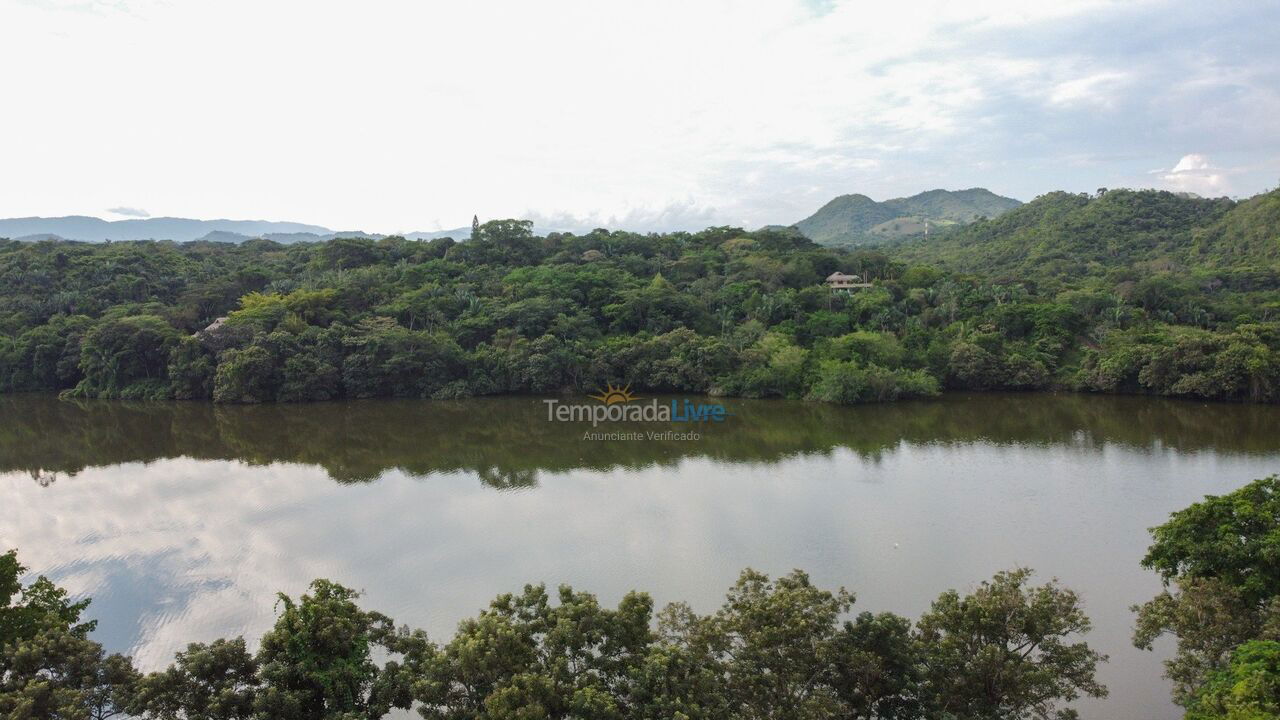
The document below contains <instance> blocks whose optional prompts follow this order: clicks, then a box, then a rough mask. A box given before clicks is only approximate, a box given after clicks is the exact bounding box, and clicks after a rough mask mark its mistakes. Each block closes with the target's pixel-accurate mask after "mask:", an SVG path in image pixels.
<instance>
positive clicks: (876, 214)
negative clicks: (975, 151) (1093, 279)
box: [796, 188, 1022, 247]
mask: <svg viewBox="0 0 1280 720" xmlns="http://www.w3.org/2000/svg"><path fill="white" fill-rule="evenodd" d="M1021 204H1022V203H1020V202H1018V201H1017V200H1014V199H1013V198H1007V197H1001V196H999V195H996V194H995V193H993V192H991V191H990V190H987V189H985V188H971V189H969V190H954V191H953V190H929V191H928V192H922V193H919V194H917V195H912V196H911V197H905V198H893V199H891V200H885V201H884V202H876V201H875V200H872V199H871V198H869V197H867V196H866V195H841V196H840V197H837V198H835V199H833V200H832V201H831V202H829V203H827V204H826V205H823V206H822V207H821V208H819V209H818V211H817V212H815V213H814V214H813V215H810V216H809V217H807V218H805V219H804V220H801V221H800V222H798V223H796V228H797V229H798V230H800V232H801V234H803V235H804V236H805V237H807V238H809V239H811V240H813V241H814V242H817V243H819V244H822V245H828V246H833V247H854V246H869V245H880V244H883V243H886V242H890V241H893V240H899V239H902V238H905V237H910V236H913V235H922V234H924V231H925V223H926V222H928V223H930V224H931V227H932V228H933V229H935V230H940V229H942V228H945V227H949V226H953V225H963V224H965V223H970V222H973V221H974V220H977V219H978V218H984V217H985V218H993V217H997V216H999V215H1001V214H1003V213H1005V212H1008V211H1009V210H1012V209H1013V208H1016V207H1018V206H1019V205H1021Z"/></svg>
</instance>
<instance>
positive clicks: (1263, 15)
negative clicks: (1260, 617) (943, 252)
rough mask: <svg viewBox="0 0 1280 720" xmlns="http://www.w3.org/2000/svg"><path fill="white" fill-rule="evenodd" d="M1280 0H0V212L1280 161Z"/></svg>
mask: <svg viewBox="0 0 1280 720" xmlns="http://www.w3.org/2000/svg"><path fill="white" fill-rule="evenodd" d="M1277 28H1280V0H1252V1H1250V2H1233V1H1230V0H1227V1H1224V2H1213V3H1206V2H1203V0H1200V1H1198V2H1162V1H1155V0H1150V1H1148V0H1125V1H1124V2H1109V1H1105V0H1078V1H1077V0H1059V1H1057V2H1052V3H1050V2H1027V1H1026V0H1016V1H1015V0H1009V1H1005V0H1000V1H993V2H965V3H954V2H942V1H932V0H927V1H916V0H894V1H893V2H877V3H867V2H831V1H829V0H774V1H769V0H750V1H746V2H739V1H737V0H705V1H700V0H679V1H668V0H646V2H634V1H631V0H627V1H625V2H614V1H613V0H584V1H570V0H544V1H539V2H527V1H523V2H494V1H491V0H469V1H468V2H408V1H405V2H390V1H387V0H362V1H361V2H328V1H325V0H305V1H297V2H294V1H292V0H280V1H277V0H219V1H218V2H200V1H196V0H0V67H3V68H5V70H4V71H3V73H4V84H3V87H4V95H5V97H6V103H5V106H6V107H4V108H3V109H2V110H0V217H21V216H32V215H42V216H54V215H69V214H83V215H94V216H99V217H104V218H107V219H123V218H128V217H146V216H148V215H150V216H179V217H196V218H206V219H208V218H234V219H260V220H291V221H297V222H307V223H314V224H319V225H324V226H327V227H330V228H332V229H335V230H355V229H361V230H366V231H370V232H386V233H390V232H408V231H414V230H422V231H427V230H436V229H449V228H456V227H462V226H467V225H469V224H470V221H471V217H472V215H473V214H474V215H478V216H479V217H480V218H481V219H482V220H486V219H492V218H502V217H525V218H530V219H533V220H535V222H536V223H537V224H538V225H540V226H542V227H548V228H551V227H554V228H558V229H590V228H593V227H600V226H604V227H610V228H624V229H629V230H639V231H663V230H673V229H689V230H695V229H701V228H703V227H707V226H710V225H726V224H727V225H738V226H743V227H758V226H760V225H764V224H769V223H780V224H789V223H793V222H796V221H798V220H800V219H802V218H804V217H806V216H807V215H809V214H811V213H812V212H813V211H814V210H816V209H817V208H818V207H820V206H821V205H823V204H824V203H825V202H827V201H828V200H830V199H831V198H832V197H835V196H837V195H841V194H845V193H854V192H857V193H863V194H866V195H869V196H871V197H872V198H874V199H877V200H883V199H887V198H891V197H900V196H905V195H911V194H915V193H917V192H921V191H924V190H928V189H933V188H947V189H953V190H955V189H963V188H969V187H986V188H989V189H991V190H992V191H994V192H997V193H999V194H1002V195H1008V196H1012V197H1016V198H1018V199H1020V200H1024V201H1025V200H1030V199H1032V198H1034V197H1035V196H1037V195H1040V194H1042V193H1045V192H1048V191H1051V190H1069V191H1074V192H1086V191H1087V192H1092V191H1094V190H1096V189H1097V188H1099V187H1112V188H1115V187H1155V188H1163V189H1169V190H1177V191H1190V192H1195V193H1199V194H1202V195H1211V196H1219V195H1228V196H1233V197H1235V196H1239V197H1247V196H1249V195H1252V194H1255V193H1258V192H1261V191H1264V190H1269V189H1272V188H1274V187H1275V186H1276V185H1277V182H1278V181H1280V52H1276V49H1275V33H1276V30H1277Z"/></svg>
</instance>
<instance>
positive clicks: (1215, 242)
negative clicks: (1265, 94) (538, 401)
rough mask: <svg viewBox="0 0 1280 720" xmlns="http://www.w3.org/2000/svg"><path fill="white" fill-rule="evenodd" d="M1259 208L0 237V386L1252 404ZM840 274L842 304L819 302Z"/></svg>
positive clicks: (1065, 196) (316, 396)
mask: <svg viewBox="0 0 1280 720" xmlns="http://www.w3.org/2000/svg"><path fill="white" fill-rule="evenodd" d="M1278 227H1280V191H1272V192H1269V193H1265V194H1262V195H1259V196H1256V197H1254V198H1251V199H1249V200H1245V201H1240V202H1235V201H1231V200H1228V199H1225V198H1221V199H1213V200H1210V199H1203V198H1196V197H1189V196H1181V195H1175V194H1172V193H1167V192H1157V191H1130V190H1110V191H1107V190H1100V191H1099V192H1098V193H1097V194H1093V195H1076V194H1069V193H1061V192H1059V193H1050V194H1047V195H1044V196H1041V197H1039V198H1037V199H1035V200H1034V201H1032V202H1030V203H1027V204H1025V205H1022V206H1020V207H1018V208H1016V209H1013V210H1010V211H1008V212H1006V213H1004V214H1002V215H1000V216H999V217H998V218H996V219H994V220H986V219H979V220H977V221H975V222H973V223H971V224H968V225H961V226H955V227H949V228H947V229H945V230H943V231H939V232H935V233H933V234H932V235H930V236H929V237H927V238H923V237H921V238H914V239H910V238H909V239H907V240H905V241H903V242H899V243H894V244H889V245H885V246H877V247H875V248H853V249H844V248H830V247H823V246H820V245H818V244H816V243H814V242H812V241H810V240H808V239H807V238H805V237H804V236H803V235H801V234H800V233H799V232H798V231H796V230H794V229H792V228H768V229H763V230H757V231H744V230H741V229H736V228H729V227H719V228H709V229H707V230H704V231H702V232H698V233H684V232H677V233H667V234H650V235H640V234H635V233H628V232H610V231H606V230H597V231H594V232H592V233H588V234H586V235H581V236H578V235H572V234H561V233H551V234H549V235H546V236H545V237H541V236H536V235H534V234H533V232H532V229H531V226H530V224H529V223H527V222H523V221H514V220H497V221H491V222H488V223H485V224H483V225H478V226H477V227H476V228H475V231H474V236H473V238H472V239H470V240H467V241H465V242H454V241H453V240H452V239H449V238H441V239H434V240H430V241H414V240H405V239H403V238H397V237H390V238H384V239H381V240H376V241H375V240H369V239H361V238H337V239H333V240H329V241H327V242H322V243H313V244H312V243H308V244H292V245H284V244H279V243H276V242H272V241H268V240H251V241H248V242H244V243H241V244H238V245H235V244H226V243H212V242H189V243H173V242H163V241H161V242H151V241H139V242H112V243H100V244H90V243H76V242H67V241H43V242H35V243H30V242H17V241H0V392H15V391H29V390H52V391H60V392H62V393H64V394H65V396H67V397H72V398H116V399H150V400H165V399H212V400H213V401H214V402H217V403H267V402H305V401H318V400H330V399H341V398H368V397H418V398H437V399H451V398H461V397H468V396H475V395H495V394H557V393H563V392H591V391H596V390H598V389H599V388H603V387H606V385H607V384H609V383H614V384H618V385H625V384H630V387H631V388H632V389H633V390H635V391H639V392H646V393H661V392H666V393H699V394H704V393H705V394H709V395H715V396H730V397H745V398H757V397H786V398H804V399H809V400H815V401H821V402H830V403H837V404H855V403H864V402H883V401H891V400H897V399H903V398H920V397H933V396H936V395H938V394H939V393H941V392H943V391H955V390H1047V389H1064V390H1077V391H1084V392H1100V393H1135V394H1153V395H1167V396H1175V397H1190V398H1199V399H1217V400H1231V401H1246V402H1266V403H1274V402H1277V401H1280V238H1277V236H1276V232H1277V230H1276V228H1278ZM835 272H843V273H850V274H854V275H857V276H858V277H859V278H862V279H865V280H867V281H869V283H870V287H859V288H858V289H855V290H853V291H833V290H831V289H830V288H828V287H827V286H826V285H825V284H824V279H825V278H827V277H828V276H829V275H831V274H832V273H835Z"/></svg>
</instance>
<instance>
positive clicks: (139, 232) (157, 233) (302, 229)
mask: <svg viewBox="0 0 1280 720" xmlns="http://www.w3.org/2000/svg"><path fill="white" fill-rule="evenodd" d="M335 237H344V238H349V237H359V238H369V239H371V240H379V239H381V238H384V237H387V236H386V235H383V234H381V233H368V232H364V231H363V230H337V231H335V230H330V229H329V228H327V227H323V226H321V225H305V224H303V223H295V222H274V221H266V220H192V219H189V218H172V217H162V218H146V219H137V220H114V221H111V220H102V219H100V218H95V217H87V216H84V215H69V216H67V217H50V218H44V217H26V218H9V219H0V238H9V239H11V240H21V241H29V242H39V241H41V240H79V241H81V242H105V241H107V240H173V241H175V242H189V241H193V240H199V241H201V242H225V243H242V242H244V241H246V240H252V239H254V238H265V239H267V240H272V241H274V242H278V243H285V244H288V243H299V242H323V241H325V240H332V239H333V238H335ZM403 237H405V238H407V239H409V240H434V239H436V238H442V237H451V238H453V239H454V240H466V239H467V238H470V237H471V228H470V227H461V228H454V229H452V230H427V231H418V232H411V233H405V234H404V235H403Z"/></svg>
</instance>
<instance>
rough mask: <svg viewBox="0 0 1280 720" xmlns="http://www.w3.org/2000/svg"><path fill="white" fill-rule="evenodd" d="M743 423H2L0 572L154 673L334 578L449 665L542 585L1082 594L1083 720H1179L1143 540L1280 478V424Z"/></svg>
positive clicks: (12, 404)
mask: <svg viewBox="0 0 1280 720" xmlns="http://www.w3.org/2000/svg"><path fill="white" fill-rule="evenodd" d="M727 404H728V405H729V406H730V409H731V410H732V412H733V413H734V416H733V418H731V419H730V421H729V422H726V423H725V424H723V425H719V426H707V427H705V428H704V429H703V438H702V439H701V440H699V441H697V442H664V443H616V442H592V441H583V440H582V439H581V436H582V433H583V431H584V429H585V428H584V426H582V425H572V424H556V423H549V422H546V421H545V419H544V418H545V410H544V409H543V406H542V404H541V403H540V402H539V401H538V400H537V399H536V398H505V399H504V398H494V399H479V400H470V401H465V402H460V403H436V402H401V401H369V402H354V403H334V404H319V405H307V406H272V407H247V408H244V407H213V406H211V405H207V404H184V403H172V404H154V405H152V404H137V405H133V404H122V403H110V402H91V403H66V402H59V401H58V400H56V399H54V398H51V397H48V396H7V397H0V499H2V501H3V502H2V503H0V547H11V546H16V547H19V548H20V549H21V551H22V555H23V559H24V561H26V562H27V564H29V565H30V566H31V567H32V568H33V569H34V570H36V571H37V572H43V573H47V574H50V575H51V576H52V577H54V578H55V579H56V580H58V581H59V582H61V583H64V584H65V585H67V586H68V587H69V588H71V589H72V590H73V591H75V592H77V593H85V594H91V595H93V596H94V598H95V600H94V605H93V607H92V614H93V616H94V617H96V618H99V619H100V620H101V630H100V631H99V632H98V637H99V639H101V640H102V641H103V642H104V643H105V644H106V645H107V646H108V647H109V648H110V649H112V650H129V651H132V652H134V653H135V654H136V656H137V658H138V660H139V662H140V663H141V664H142V665H143V666H145V667H156V666H158V665H161V664H163V663H165V662H167V661H168V660H169V659H170V658H171V657H172V653H173V652H174V651H175V650H177V649H180V648H181V647H183V646H184V645H185V643H187V642H189V641H209V640H212V639H214V638H217V637H221V636H229V635H235V634H242V633H243V634H246V635H248V636H249V637H251V638H252V637H256V636H257V635H258V634H259V633H260V632H261V631H262V630H263V629H264V628H265V627H267V625H268V624H269V623H270V621H271V618H272V602H273V599H274V597H275V595H274V594H275V592H276V591H278V590H283V591H286V592H290V593H294V594H296V593H298V592H299V591H301V590H302V589H303V587H304V586H305V584H306V583H307V582H308V581H309V580H310V579H312V578H315V577H329V578H332V579H335V580H339V581H341V582H344V583H346V584H349V585H351V586H354V587H359V588H363V589H365V590H367V592H368V597H367V602H368V605H369V606H370V607H374V608H377V609H380V610H383V611H385V612H387V613H388V614H390V615H391V616H392V617H394V618H396V619H397V620H398V621H401V622H406V623H410V624H413V625H415V626H418V627H423V628H426V629H427V630H428V632H429V633H431V635H433V636H434V637H436V638H441V637H443V636H447V635H448V634H449V633H450V632H451V631H452V628H453V626H454V624H455V623H456V622H457V621H458V620H459V619H461V618H463V617H465V616H468V615H472V614H474V613H475V612H476V610H478V609H479V608H480V607H482V606H483V605H484V604H485V603H487V601H488V600H489V599H490V598H492V597H493V596H494V595H495V594H497V593H499V592H502V591H508V590H513V589H518V588H519V587H520V586H521V585H522V584H523V583H525V582H530V581H545V582H548V583H549V584H553V585H554V584H558V583H562V582H567V583H571V584H573V585H575V586H578V587H581V588H584V589H588V590H591V591H594V592H596V593H598V594H599V595H600V597H601V600H602V602H606V603H609V604H612V603H615V602H616V601H617V600H618V598H619V597H621V595H622V594H623V593H625V592H626V591H627V590H629V589H631V588H640V589H645V590H649V591H651V592H653V594H654V595H655V599H656V600H657V601H658V602H659V603H664V602H669V601H673V600H689V601H690V602H692V603H693V604H694V606H695V607H697V608H698V609H700V610H704V611H706V610H709V609H711V608H713V607H715V606H716V605H717V604H718V603H719V601H720V599H721V597H722V594H723V592H724V590H725V588H727V587H728V586H729V584H731V583H732V581H733V579H734V577H735V576H736V574H737V572H738V571H739V570H740V569H741V568H743V567H746V566H753V567H757V568H760V569H762V570H765V571H767V572H770V573H774V574H777V573H781V572H785V571H787V570H789V569H791V568H794V567H801V568H805V569H807V570H809V571H810V572H811V574H812V575H813V577H814V579H815V580H816V581H817V582H819V583H821V584H823V585H825V586H828V587H834V586H837V585H845V586H847V587H849V588H850V589H852V590H854V591H856V592H857V594H858V604H857V606H856V609H858V610H872V611H877V610H895V611H897V612H901V613H904V614H910V615H915V614H918V613H919V612H921V611H922V610H924V609H925V608H926V607H927V605H928V603H929V601H930V600H931V599H932V598H934V597H935V596H936V595H937V594H938V592H939V591H941V590H943V589H945V588H948V587H957V588H967V587H971V586H972V585H973V584H974V583H975V582H976V581H978V580H980V579H982V578H985V577H988V576H990V575H991V574H992V573H993V572H995V571H997V570H1000V569H1005V568H1009V567H1012V566H1014V565H1019V564H1023V565H1029V566H1031V567H1035V568H1037V569H1039V570H1040V571H1041V573H1042V577H1047V576H1050V575H1056V576H1058V577H1059V578H1061V579H1062V581H1063V582H1064V583H1066V584H1067V585H1069V586H1070V587H1072V588H1075V589H1077V590H1079V591H1080V592H1081V594H1082V596H1083V597H1084V599H1085V601H1086V603H1087V607H1088V610H1089V613H1090V615H1091V616H1092V617H1093V619H1094V621H1095V628H1096V630H1095V632H1094V633H1093V634H1092V636H1091V637H1090V642H1091V643H1093V644H1094V645H1095V646H1096V647H1098V648H1099V649H1100V650H1102V651H1103V652H1106V653H1108V654H1110V655H1111V657H1112V662H1111V663H1110V664H1109V665H1107V666H1106V667H1105V669H1104V670H1103V673H1102V679H1103V681H1104V682H1105V683H1107V684H1108V685H1109V686H1110V687H1111V690H1112V696H1111V698H1110V699H1108V700H1106V701H1103V702H1101V703H1090V704H1084V705H1082V706H1081V710H1082V714H1083V716H1084V717H1086V718H1093V719H1098V720H1101V719H1103V718H1117V717H1124V718H1134V719H1137V720H1146V719H1150V720H1157V719H1163V718H1174V717H1177V716H1178V714H1177V713H1176V709H1175V708H1173V707H1172V706H1171V705H1170V704H1169V702H1168V700H1167V686H1166V684H1165V683H1164V681H1163V680H1161V678H1160V666H1159V659H1160V658H1159V656H1157V655H1153V654H1149V653H1141V652H1138V651H1136V650H1134V649H1132V648H1131V647H1129V644H1128V636H1129V631H1130V626H1131V624H1132V616H1131V614H1130V613H1129V611H1128V607H1129V605H1131V604H1133V603H1135V602H1140V601H1142V600H1144V599H1146V598H1147V597H1149V596H1150V595H1151V594H1153V593H1154V592H1155V590H1156V588H1157V587H1158V583H1157V582H1156V580H1155V579H1154V578H1153V577H1152V576H1151V575H1150V574H1149V573H1145V572H1143V571H1142V570H1141V569H1140V568H1139V567H1138V561H1139V559H1140V558H1141V556H1142V553H1143V551H1144V549H1145V547H1146V544H1147V539H1148V538H1147V534H1146V528H1147V527H1150V526H1151V525H1154V524H1156V523H1158V522H1160V521H1161V520H1163V519H1164V518H1165V517H1166V516H1167V514H1168V513H1169V512H1171V511H1172V510H1175V509H1177V508H1180V507H1183V506H1185V505H1187V504H1188V503H1190V502H1192V501H1194V500H1195V499H1197V498H1199V497H1200V496H1202V495H1203V494H1204V493H1207V492H1224V491H1227V490H1230V489H1232V488H1234V487H1237V486H1239V485H1241V484H1243V483H1244V482H1246V481H1248V480H1249V479H1251V478H1254V477H1258V476H1261V475H1264V474H1268V473H1270V472H1274V471H1276V470H1278V469H1280V436H1278V435H1277V433H1275V432H1274V428H1275V427H1277V425H1276V421H1277V420H1278V419H1280V408H1271V407H1257V406H1234V405H1199V404H1193V403H1182V402H1173V401H1164V400H1155V399H1149V398H1120V397H1097V396H1075V395H1063V396H1050V395H1005V396H999V395H980V396H956V397H950V398H948V399H946V400H943V401H939V402H927V403H910V404H899V405H888V406H868V407H857V408H835V407H830V406H823V405H813V404H805V403H788V402H748V401H736V400H731V401H727ZM32 478H36V479H37V482H32ZM375 479H376V480H377V482H371V481H373V480H375ZM335 480H336V481H337V482H335ZM535 487H536V490H533V489H532V488H535ZM495 488H497V489H502V490H506V489H522V490H524V491H522V492H495Z"/></svg>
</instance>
